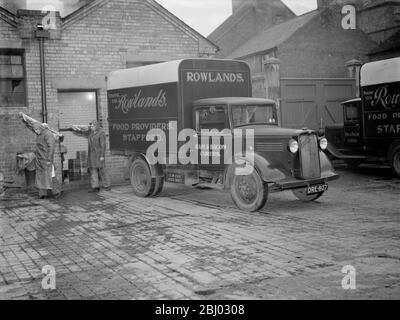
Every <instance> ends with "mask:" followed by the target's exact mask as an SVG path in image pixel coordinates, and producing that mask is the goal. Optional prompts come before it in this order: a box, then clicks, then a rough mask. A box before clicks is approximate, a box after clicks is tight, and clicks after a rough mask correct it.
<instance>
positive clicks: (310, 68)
mask: <svg viewBox="0 0 400 320" xmlns="http://www.w3.org/2000/svg"><path fill="white" fill-rule="evenodd" d="M325 19H328V20H325ZM375 46H376V43H374V42H373V41H372V40H371V39H369V37H368V36H367V35H366V34H365V33H363V32H362V31H361V30H344V29H343V28H342V27H341V20H340V16H337V15H332V16H328V17H326V16H318V17H316V18H315V19H313V20H312V21H311V22H310V23H309V24H307V25H306V26H305V27H303V28H301V29H300V30H298V31H297V32H296V33H295V34H294V35H293V36H292V37H291V38H290V39H289V40H288V41H287V42H285V43H283V44H282V45H281V46H279V48H278V58H279V59H280V60H281V75H282V77H297V78H302V77H310V78H345V77H347V75H346V67H345V63H346V62H347V61H349V60H351V59H358V60H361V61H363V62H366V61H368V57H367V56H366V54H367V53H368V52H369V51H370V50H371V49H372V48H374V47H375Z"/></svg>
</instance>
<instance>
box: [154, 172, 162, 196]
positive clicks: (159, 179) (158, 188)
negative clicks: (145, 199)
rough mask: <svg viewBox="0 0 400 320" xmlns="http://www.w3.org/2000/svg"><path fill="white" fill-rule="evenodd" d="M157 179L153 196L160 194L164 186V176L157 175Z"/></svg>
mask: <svg viewBox="0 0 400 320" xmlns="http://www.w3.org/2000/svg"><path fill="white" fill-rule="evenodd" d="M155 179H156V183H155V187H154V192H153V194H152V196H153V197H156V196H158V195H159V194H160V193H161V192H162V190H163V188H164V177H157V178H155Z"/></svg>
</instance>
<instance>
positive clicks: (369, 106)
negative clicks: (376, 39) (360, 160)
mask: <svg viewBox="0 0 400 320" xmlns="http://www.w3.org/2000/svg"><path fill="white" fill-rule="evenodd" d="M361 94H362V100H363V116H364V126H363V127H364V139H365V141H366V142H368V141H371V142H373V141H374V140H382V139H389V140H390V139H392V140H393V139H398V138H400V58H394V59H388V60H382V61H376V62H372V63H367V64H365V65H364V66H363V67H362V69H361ZM379 143H382V142H379Z"/></svg>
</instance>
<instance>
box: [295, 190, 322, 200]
mask: <svg viewBox="0 0 400 320" xmlns="http://www.w3.org/2000/svg"><path fill="white" fill-rule="evenodd" d="M292 192H293V194H294V195H295V197H296V198H297V199H299V200H300V201H303V202H312V201H315V200H317V199H319V198H321V197H322V195H323V194H324V192H320V193H316V194H310V195H307V188H302V189H293V190H292Z"/></svg>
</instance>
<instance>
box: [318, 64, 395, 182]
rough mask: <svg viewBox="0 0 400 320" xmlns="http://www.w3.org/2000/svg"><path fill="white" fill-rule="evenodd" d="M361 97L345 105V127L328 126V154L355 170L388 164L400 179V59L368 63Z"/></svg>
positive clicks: (361, 82)
mask: <svg viewBox="0 0 400 320" xmlns="http://www.w3.org/2000/svg"><path fill="white" fill-rule="evenodd" d="M360 87H361V90H360V91H361V97H360V98H356V99H352V100H350V101H346V102H344V103H343V115H344V116H343V118H344V123H343V125H336V126H328V127H326V128H325V135H326V137H327V138H328V140H329V146H328V152H329V153H330V154H331V155H332V156H334V157H335V158H339V159H343V160H344V161H345V162H346V163H347V164H348V165H350V166H352V167H354V166H357V165H359V164H361V163H363V162H371V163H386V164H388V165H390V167H391V168H392V171H393V174H394V175H395V176H397V177H400V57H399V58H394V59H387V60H381V61H375V62H370V63H366V64H365V65H363V66H362V68H361V74H360Z"/></svg>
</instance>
